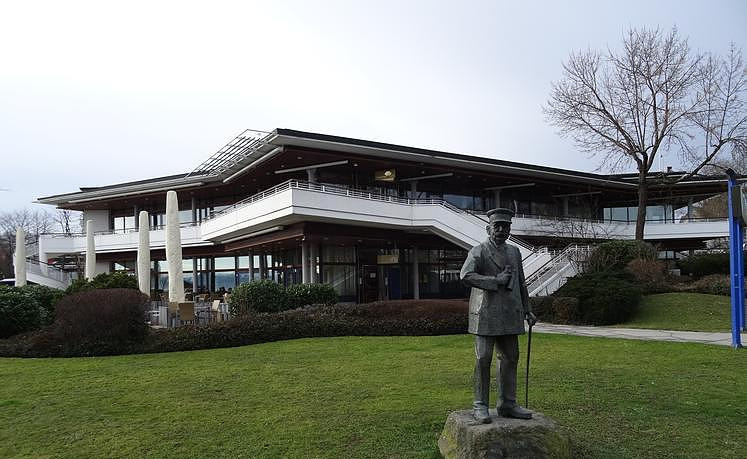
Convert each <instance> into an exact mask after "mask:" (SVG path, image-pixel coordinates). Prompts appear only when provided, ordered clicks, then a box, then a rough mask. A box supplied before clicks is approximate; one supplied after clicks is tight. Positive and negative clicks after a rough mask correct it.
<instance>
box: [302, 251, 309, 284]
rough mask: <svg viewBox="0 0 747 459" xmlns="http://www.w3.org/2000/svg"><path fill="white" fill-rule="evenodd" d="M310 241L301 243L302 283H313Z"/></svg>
mask: <svg viewBox="0 0 747 459" xmlns="http://www.w3.org/2000/svg"><path fill="white" fill-rule="evenodd" d="M310 251H311V250H310V248H309V241H301V282H303V283H304V284H308V283H309V282H311V280H310V279H311V255H310V253H309V252H310Z"/></svg>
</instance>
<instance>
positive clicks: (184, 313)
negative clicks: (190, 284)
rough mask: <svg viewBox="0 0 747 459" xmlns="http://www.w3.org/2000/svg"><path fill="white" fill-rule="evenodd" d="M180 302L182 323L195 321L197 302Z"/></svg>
mask: <svg viewBox="0 0 747 459" xmlns="http://www.w3.org/2000/svg"><path fill="white" fill-rule="evenodd" d="M178 304H179V319H180V320H181V323H182V324H183V323H185V322H191V323H192V324H194V323H195V304H194V303H193V302H191V301H188V302H184V303H178Z"/></svg>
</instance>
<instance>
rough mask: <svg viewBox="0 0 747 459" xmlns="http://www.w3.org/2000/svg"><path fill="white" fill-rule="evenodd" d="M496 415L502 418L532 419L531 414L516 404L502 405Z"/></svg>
mask: <svg viewBox="0 0 747 459" xmlns="http://www.w3.org/2000/svg"><path fill="white" fill-rule="evenodd" d="M498 414H499V415H501V416H503V417H504V418H514V419H532V412H531V411H529V410H527V409H524V408H522V407H521V406H519V405H518V404H517V403H515V402H514V403H503V404H502V405H501V406H499V407H498Z"/></svg>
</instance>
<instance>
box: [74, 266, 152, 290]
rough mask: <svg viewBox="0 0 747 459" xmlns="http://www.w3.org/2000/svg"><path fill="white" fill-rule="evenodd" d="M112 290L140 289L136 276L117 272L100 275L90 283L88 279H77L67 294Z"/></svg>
mask: <svg viewBox="0 0 747 459" xmlns="http://www.w3.org/2000/svg"><path fill="white" fill-rule="evenodd" d="M112 288H130V289H134V290H138V289H139V287H138V285H137V279H136V278H135V276H132V275H130V274H127V273H126V272H123V271H115V272H113V273H102V274H99V275H98V276H96V277H94V278H93V279H91V280H90V281H89V280H88V279H75V280H74V281H73V282H72V283H71V284H70V286H69V287H68V288H67V290H65V293H68V294H71V293H76V292H85V291H88V290H95V289H112Z"/></svg>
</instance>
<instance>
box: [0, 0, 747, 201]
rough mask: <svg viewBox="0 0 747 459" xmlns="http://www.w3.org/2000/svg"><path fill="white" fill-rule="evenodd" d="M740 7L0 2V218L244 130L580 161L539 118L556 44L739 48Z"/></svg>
mask: <svg viewBox="0 0 747 459" xmlns="http://www.w3.org/2000/svg"><path fill="white" fill-rule="evenodd" d="M745 5H747V2H744V1H736V0H735V1H716V0H710V1H705V0H701V1H656V2H654V1H651V0H648V1H632V0H626V1H624V2H621V1H619V0H618V1H611V2H602V1H583V2H582V1H575V2H567V1H563V2H558V1H547V2H530V1H511V2H507V1H464V0H462V1H456V0H454V1H449V2H443V1H434V0H432V1H406V0H399V1H388V0H386V1H385V0H375V1H353V0H349V1H325V0H314V1H281V0H274V1H266V2H259V1H257V2H250V1H244V2H235V3H228V2H220V1H216V0H212V1H209V2H208V1H205V2H201V3H193V2H185V1H180V2H174V3H167V2H158V1H155V0H149V1H146V2H138V1H127V2H116V3H115V2H110V1H101V0H99V1H93V2H78V1H70V0H66V1H54V2H49V3H46V2H37V1H32V0H24V1H17V0H11V1H3V0H0V158H1V160H0V164H1V166H0V167H2V174H1V175H0V177H1V178H0V189H2V191H0V211H6V210H11V209H18V208H22V207H30V206H31V202H32V201H33V200H34V199H36V198H38V197H41V196H47V195H52V194H59V193H64V192H70V191H75V190H77V189H78V188H79V187H81V186H98V185H106V184H111V183H117V182H122V181H128V180H137V179H144V178H151V177H158V176H163V175H169V174H175V173H181V172H189V171H190V170H191V169H193V168H194V167H195V166H197V165H198V164H199V163H200V162H201V161H202V160H204V159H205V158H207V157H208V156H210V155H211V154H212V153H213V152H215V151H216V150H217V149H218V148H220V147H221V146H222V145H223V144H225V143H226V142H227V141H228V140H230V138H231V137H233V136H235V135H236V134H238V133H239V132H241V131H242V130H243V129H245V128H253V129H259V130H272V129H274V128H276V127H286V128H292V129H299V130H308V131H313V132H320V133H325V134H333V135H341V136H349V137H356V138H362V139H368V140H377V141H383V142H390V143H397V144H403V145H410V146H417V147H424V148H433V149H438V150H444V151H450V152H455V153H464V154H472V155H479V156H488V157H494V158H500V159H507V160H514V161H522V162H528V163H533V164H543V165H550V166H557V167H564V168H570V169H578V170H587V171H591V170H594V169H595V168H596V166H597V162H596V161H595V160H593V159H588V158H587V157H586V156H585V155H584V154H581V153H578V152H577V151H576V150H575V149H574V147H573V145H572V144H571V143H570V141H568V140H564V139H562V138H560V137H559V136H558V135H557V134H556V132H555V129H554V128H553V127H551V126H549V125H548V124H547V123H546V122H545V120H544V117H543V114H542V104H543V103H544V102H545V101H546V99H547V96H548V94H549V90H550V83H551V81H553V80H557V79H558V78H559V77H560V75H561V63H562V61H563V60H565V59H566V58H567V56H568V54H569V53H570V52H571V51H573V50H578V49H581V48H586V47H592V48H601V49H603V48H606V47H608V46H610V47H615V46H617V45H618V44H619V43H620V39H621V36H622V34H623V33H624V31H625V30H626V29H627V28H629V27H631V26H633V27H640V26H653V27H655V26H660V27H662V28H664V29H670V28H671V27H672V26H674V25H676V26H677V27H678V28H679V30H680V33H681V35H683V36H687V37H689V39H690V45H691V47H692V48H693V49H695V50H700V51H716V52H724V51H726V50H727V49H728V46H729V43H730V42H735V43H736V44H737V46H738V47H741V48H742V49H744V50H745V52H747V32H746V31H745V30H747V29H746V28H745V24H747V6H745ZM664 162H665V163H674V164H676V162H675V160H674V158H669V157H665V158H664ZM664 165H666V164H664ZM6 190H7V191H6ZM42 207H46V206H42Z"/></svg>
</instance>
